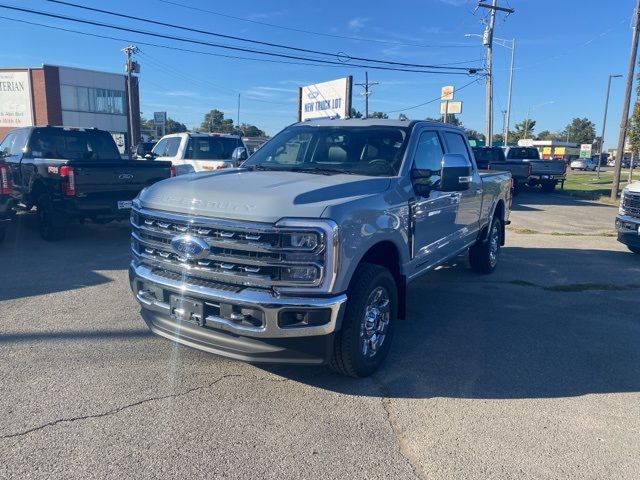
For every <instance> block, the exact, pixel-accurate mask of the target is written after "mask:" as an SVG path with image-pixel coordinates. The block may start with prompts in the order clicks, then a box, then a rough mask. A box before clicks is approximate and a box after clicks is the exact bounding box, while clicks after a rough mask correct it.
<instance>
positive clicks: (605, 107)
mask: <svg viewBox="0 0 640 480" xmlns="http://www.w3.org/2000/svg"><path fill="white" fill-rule="evenodd" d="M621 76H622V75H609V81H608V82H607V95H606V96H605V101H604V116H603V117H602V133H601V134H600V148H598V178H600V162H601V161H602V150H604V132H605V129H606V127H607V110H609V92H610V91H611V79H612V78H619V77H621Z"/></svg>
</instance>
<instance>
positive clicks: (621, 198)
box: [618, 188, 626, 215]
mask: <svg viewBox="0 0 640 480" xmlns="http://www.w3.org/2000/svg"><path fill="white" fill-rule="evenodd" d="M625 190H626V188H623V189H622V193H621V194H620V206H619V207H618V213H619V214H620V215H624V214H625V211H624V192H625Z"/></svg>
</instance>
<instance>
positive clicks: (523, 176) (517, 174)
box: [473, 147, 531, 195]
mask: <svg viewBox="0 0 640 480" xmlns="http://www.w3.org/2000/svg"><path fill="white" fill-rule="evenodd" d="M473 155H474V156H475V158H476V164H477V165H478V169H480V170H501V171H505V172H511V178H512V179H513V194H514V195H517V194H518V193H519V192H520V190H522V187H523V186H524V185H526V184H527V181H528V180H529V175H530V174H531V165H530V164H528V163H523V162H521V161H515V162H514V161H507V159H506V157H505V156H504V150H502V148H500V147H473Z"/></svg>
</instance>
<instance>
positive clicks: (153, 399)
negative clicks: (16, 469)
mask: <svg viewBox="0 0 640 480" xmlns="http://www.w3.org/2000/svg"><path fill="white" fill-rule="evenodd" d="M242 376H243V375H239V374H229V375H223V376H222V377H219V378H217V379H216V380H214V381H213V382H209V383H207V384H206V385H200V386H198V387H192V388H188V389H187V390H184V391H182V392H179V393H172V394H169V395H160V396H157V397H150V398H144V399H142V400H138V401H137V402H133V403H129V404H127V405H123V406H121V407H117V408H113V409H111V410H107V411H106V412H101V413H94V414H90V415H80V416H77V417H69V418H59V419H57V420H52V421H51V422H47V423H44V424H42V425H39V426H37V427H32V428H29V429H27V430H23V431H22V432H15V433H10V434H7V435H2V436H0V440H5V439H8V438H16V437H22V436H25V435H29V434H30V433H33V432H37V431H39V430H43V429H45V428H49V427H53V426H56V425H58V424H60V423H72V422H77V421H81V420H90V419H94V418H102V417H108V416H111V415H116V414H118V413H120V412H122V411H124V410H128V409H130V408H133V407H137V406H140V405H144V404H145V403H150V402H157V401H160V400H166V399H169V398H179V397H183V396H185V395H189V394H191V393H194V392H197V391H199V390H205V389H207V388H211V387H213V386H214V385H215V384H217V383H219V382H221V381H223V380H225V379H227V378H233V377H242Z"/></svg>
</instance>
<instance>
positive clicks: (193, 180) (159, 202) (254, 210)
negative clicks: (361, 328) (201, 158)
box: [139, 169, 391, 223]
mask: <svg viewBox="0 0 640 480" xmlns="http://www.w3.org/2000/svg"><path fill="white" fill-rule="evenodd" d="M390 182H391V180H390V179H389V178H384V177H366V176H360V175H344V174H338V175H318V174H312V173H301V172H282V171H278V172H275V171H274V172H268V171H248V170H244V169H232V170H223V171H219V172H212V173H197V174H191V175H181V176H178V177H175V178H172V179H169V180H164V181H162V182H158V183H156V184H154V185H152V186H151V187H148V188H146V189H145V190H144V191H143V192H141V194H140V196H139V200H140V204H141V206H142V207H144V208H151V209H156V210H165V211H169V212H175V213H187V214H192V215H198V216H204V217H214V218H226V219H233V220H244V221H255V222H269V223H274V222H276V221H278V220H280V219H281V218H284V217H298V218H319V217H321V216H322V212H323V211H324V210H325V209H326V208H327V207H329V206H333V205H336V204H340V203H344V202H347V201H350V200H354V199H357V198H361V197H363V196H368V195H375V194H379V193H382V192H384V191H385V190H387V189H388V188H389V185H390Z"/></svg>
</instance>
